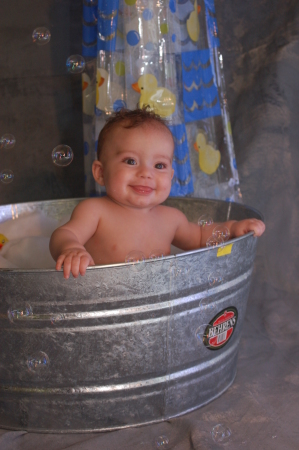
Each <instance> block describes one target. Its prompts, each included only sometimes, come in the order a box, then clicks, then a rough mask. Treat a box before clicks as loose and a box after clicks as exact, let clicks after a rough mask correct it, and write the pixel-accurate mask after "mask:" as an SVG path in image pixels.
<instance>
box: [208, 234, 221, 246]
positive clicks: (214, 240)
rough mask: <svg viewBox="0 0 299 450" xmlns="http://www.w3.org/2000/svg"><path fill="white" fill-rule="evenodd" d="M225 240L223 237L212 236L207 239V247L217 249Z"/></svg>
mask: <svg viewBox="0 0 299 450" xmlns="http://www.w3.org/2000/svg"><path fill="white" fill-rule="evenodd" d="M223 243H224V240H223V239H222V238H221V237H215V236H213V235H212V236H210V237H209V238H208V239H207V242H206V247H216V245H220V244H223Z"/></svg>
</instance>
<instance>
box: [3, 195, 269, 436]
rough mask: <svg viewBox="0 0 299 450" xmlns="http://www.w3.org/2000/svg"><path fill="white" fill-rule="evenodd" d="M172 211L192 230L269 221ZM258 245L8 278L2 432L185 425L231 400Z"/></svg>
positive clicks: (64, 206)
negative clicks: (76, 272)
mask: <svg viewBox="0 0 299 450" xmlns="http://www.w3.org/2000/svg"><path fill="white" fill-rule="evenodd" d="M79 201H80V199H72V200H55V201H47V202H34V203H24V204H18V205H7V206H2V207H0V216H1V218H2V220H6V219H8V218H10V217H12V216H13V215H16V214H18V215H22V214H26V213H27V212H28V211H35V210H42V211H44V212H46V213H47V214H48V215H49V216H51V217H56V218H59V217H60V216H63V215H65V213H67V212H71V211H72V209H73V208H74V206H75V205H76V204H77V203H78V202H79ZM167 203H168V204H169V205H171V206H175V207H177V208H179V209H181V210H182V211H183V212H184V213H185V214H186V215H187V217H188V218H189V220H191V221H197V219H198V217H199V216H200V215H201V214H203V213H208V214H209V215H211V216H212V217H213V219H214V221H224V220H229V219H243V218H248V217H256V218H260V214H259V213H258V212H257V211H255V210H253V209H251V208H248V207H245V206H242V205H239V204H235V203H227V202H222V201H214V200H201V199H186V198H185V199H170V200H168V201H167ZM256 243H257V240H256V238H254V237H253V235H252V234H249V235H246V236H244V237H242V238H238V239H234V240H232V241H229V243H228V244H229V245H226V246H225V247H224V248H219V247H215V248H206V249H200V250H196V251H191V252H188V253H181V254H177V255H175V256H174V255H173V256H169V257H167V258H165V259H164V260H163V261H151V260H148V261H146V262H145V263H144V264H143V265H142V266H143V268H142V270H139V269H140V267H138V266H134V265H132V264H117V265H110V266H98V267H94V268H89V269H88V270H87V273H86V275H85V276H84V277H80V278H78V279H73V278H71V279H69V280H65V279H64V278H63V275H62V273H61V272H60V273H59V272H56V271H55V270H50V269H48V270H21V269H19V270H16V269H14V270H12V269H1V270H0V286H1V301H0V320H1V324H0V427H3V428H6V429H24V430H28V431H35V432H55V433H57V432H58V433H59V432H82V431H84V432H86V431H106V430H112V429H116V428H123V427H130V426H136V425H140V424H148V423H152V422H158V421H162V420H165V419H169V418H171V417H175V416H179V415H181V414H184V413H187V412H189V411H192V410H193V409H196V408H199V407H200V406H202V405H204V404H206V403H208V402H210V401H211V400H213V399H215V398H216V397H218V396H219V395H221V394H222V393H223V392H224V391H225V390H226V389H227V388H228V387H229V386H230V385H231V384H232V382H233V380H234V378H235V374H236V363H237V354H238V347H239V342H240V336H241V330H242V326H243V321H244V317H245V311H246V303H247V297H248V292H249V284H250V278H251V273H252V269H253V262H254V256H255V249H256ZM9 319H10V320H9ZM219 336H220V338H219ZM217 339H218V340H219V339H220V340H219V343H218V344H217ZM213 343H214V344H215V345H214V344H213ZM222 344H223V345H222Z"/></svg>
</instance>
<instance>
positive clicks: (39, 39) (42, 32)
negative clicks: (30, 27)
mask: <svg viewBox="0 0 299 450" xmlns="http://www.w3.org/2000/svg"><path fill="white" fill-rule="evenodd" d="M50 39H51V33H50V31H49V30H48V28H46V27H38V28H35V30H34V31H33V33H32V40H33V42H36V43H37V44H38V45H45V44H47V43H48V42H49V41H50Z"/></svg>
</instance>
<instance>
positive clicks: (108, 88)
mask: <svg viewBox="0 0 299 450" xmlns="http://www.w3.org/2000/svg"><path fill="white" fill-rule="evenodd" d="M123 96H124V95H123V88H122V86H121V85H120V84H118V83H115V82H114V81H111V79H110V76H109V74H108V72H107V70H105V69H98V70H97V90H96V107H97V108H98V109H100V110H101V111H105V112H112V111H113V104H114V102H115V101H116V100H122V99H123Z"/></svg>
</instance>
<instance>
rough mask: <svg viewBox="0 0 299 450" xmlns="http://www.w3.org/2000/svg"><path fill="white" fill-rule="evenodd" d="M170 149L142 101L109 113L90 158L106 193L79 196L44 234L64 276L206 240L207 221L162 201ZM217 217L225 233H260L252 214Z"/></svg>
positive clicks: (169, 173)
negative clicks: (203, 224)
mask: <svg viewBox="0 0 299 450" xmlns="http://www.w3.org/2000/svg"><path fill="white" fill-rule="evenodd" d="M173 151H174V142H173V138H172V134H171V132H170V130H169V129H168V127H167V125H166V123H165V122H164V121H163V119H161V118H160V117H159V116H158V115H156V114H155V113H153V112H151V111H148V110H147V109H137V110H134V111H129V110H125V109H123V110H121V111H119V112H117V113H115V114H114V115H113V116H112V117H111V118H110V119H109V120H108V122H107V123H106V125H105V126H104V128H103V129H102V131H101V132H100V135H99V140H98V152H97V156H98V160H97V161H94V163H93V166H92V173H93V176H94V179H95V181H96V182H97V183H98V184H99V185H100V186H105V188H106V192H107V195H106V196H105V197H101V198H89V199H86V200H84V201H82V202H81V203H79V205H78V206H76V208H75V209H74V211H73V213H72V216H71V219H70V221H69V222H67V223H66V224H65V225H63V226H61V227H60V228H58V229H57V230H55V231H54V233H53V234H52V236H51V240H50V252H51V254H52V256H53V258H54V259H55V260H56V262H57V263H56V269H57V270H60V269H61V268H62V266H63V273H64V277H65V278H69V276H70V273H72V274H73V276H74V277H78V275H79V273H80V274H81V275H84V274H85V272H86V268H87V267H88V266H90V265H95V264H96V265H98V264H101V265H102V264H111V263H122V262H125V259H126V256H127V255H128V254H129V253H130V252H131V251H133V250H138V251H141V252H143V253H144V255H145V256H146V257H149V255H150V254H151V253H152V252H153V250H154V249H159V250H160V251H161V253H162V254H163V255H169V254H170V246H171V244H173V245H175V246H176V247H178V248H180V249H182V250H185V251H188V250H193V249H196V248H200V247H205V245H206V241H207V239H208V238H209V237H210V236H211V234H212V231H213V228H214V227H211V226H207V227H200V226H198V225H197V224H195V223H191V222H188V220H187V218H186V216H185V215H184V214H183V213H182V212H181V211H179V210H177V209H175V208H171V207H168V206H163V205H161V203H163V202H164V200H166V199H167V197H168V195H169V193H170V189H171V179H172V177H173V172H174V171H173V169H172V158H173ZM215 225H217V224H215ZM223 225H225V226H226V227H227V228H228V229H229V232H230V237H232V238H234V237H238V236H242V235H244V234H246V233H248V232H250V231H253V232H254V235H255V236H261V234H262V233H263V232H264V230H265V225H264V223H263V222H261V221H260V220H257V219H246V220H241V221H238V222H237V221H235V220H231V221H228V222H224V223H223Z"/></svg>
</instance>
